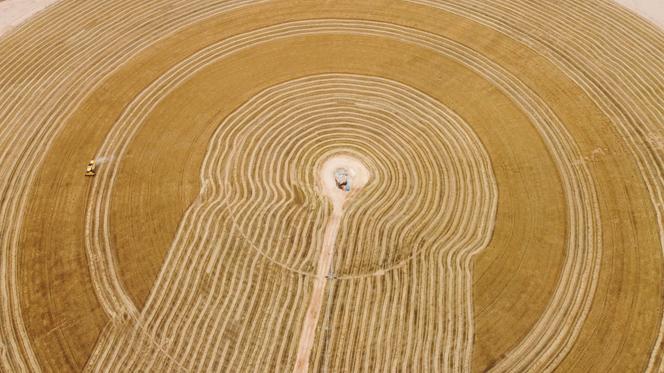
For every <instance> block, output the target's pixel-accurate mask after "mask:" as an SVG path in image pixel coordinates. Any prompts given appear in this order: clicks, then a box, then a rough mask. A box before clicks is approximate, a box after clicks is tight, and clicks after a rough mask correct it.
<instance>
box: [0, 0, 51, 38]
mask: <svg viewBox="0 0 664 373" xmlns="http://www.w3.org/2000/svg"><path fill="white" fill-rule="evenodd" d="M56 1H58V0H5V1H2V0H0V36H2V35H3V34H4V33H6V32H8V31H9V30H11V29H13V28H14V27H16V26H18V25H20V24H21V23H23V22H24V21H26V20H27V19H28V18H30V17H32V16H33V15H34V14H36V13H37V12H39V11H41V10H42V9H45V8H46V7H47V6H49V5H51V4H53V3H55V2H56Z"/></svg>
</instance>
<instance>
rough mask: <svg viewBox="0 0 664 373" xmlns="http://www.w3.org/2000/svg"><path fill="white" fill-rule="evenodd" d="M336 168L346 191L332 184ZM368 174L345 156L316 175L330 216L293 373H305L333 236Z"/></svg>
mask: <svg viewBox="0 0 664 373" xmlns="http://www.w3.org/2000/svg"><path fill="white" fill-rule="evenodd" d="M338 169H344V170H345V171H346V172H347V174H348V179H349V181H350V191H349V192H345V191H342V190H341V189H339V188H338V187H337V185H336V183H335V171H336V170H338ZM369 175H370V174H369V170H367V168H366V167H365V166H364V164H362V162H360V161H359V160H357V159H355V158H353V157H350V156H346V155H338V156H334V157H331V158H329V159H328V160H326V161H325V163H323V165H322V166H321V168H320V171H319V174H318V182H319V188H320V192H321V194H322V195H323V196H325V197H327V198H329V200H330V202H332V216H331V217H330V220H329V221H328V222H327V224H326V225H325V234H324V236H323V245H322V248H321V253H320V257H319V259H318V266H317V268H316V277H315V279H314V288H313V290H312V293H311V300H310V301H309V307H308V308H307V313H306V314H305V316H304V322H303V324H302V332H301V334H300V343H299V345H298V349H297V358H296V360H295V368H294V369H293V372H307V371H308V370H309V360H310V357H311V349H312V347H313V343H314V339H315V337H316V325H318V320H319V319H320V312H321V306H322V300H323V294H324V292H325V285H326V283H327V276H328V275H329V273H330V270H331V265H332V257H333V255H334V244H335V242H336V239H337V233H338V232H339V225H340V223H341V218H342V217H343V214H344V210H345V207H346V206H347V205H346V202H347V201H348V200H349V199H351V197H352V196H353V195H355V194H357V192H358V191H360V190H361V189H362V187H363V186H364V185H366V183H367V181H369Z"/></svg>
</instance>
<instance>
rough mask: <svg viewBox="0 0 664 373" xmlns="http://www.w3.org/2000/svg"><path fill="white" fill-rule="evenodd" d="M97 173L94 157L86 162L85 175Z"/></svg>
mask: <svg viewBox="0 0 664 373" xmlns="http://www.w3.org/2000/svg"><path fill="white" fill-rule="evenodd" d="M96 174H97V165H96V164H95V161H94V159H93V160H91V161H90V162H88V167H86V168H85V176H95V175H96Z"/></svg>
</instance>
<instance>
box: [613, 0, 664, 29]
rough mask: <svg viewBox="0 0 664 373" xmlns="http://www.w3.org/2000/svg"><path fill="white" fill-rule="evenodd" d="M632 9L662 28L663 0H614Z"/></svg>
mask: <svg viewBox="0 0 664 373" xmlns="http://www.w3.org/2000/svg"><path fill="white" fill-rule="evenodd" d="M616 2H617V3H619V4H622V5H624V6H625V7H627V8H629V9H631V10H632V11H634V12H636V13H638V14H640V15H641V16H643V17H645V18H647V19H649V20H650V21H652V22H654V23H655V24H657V25H659V26H660V27H662V28H664V1H662V0H616Z"/></svg>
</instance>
